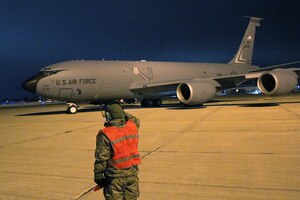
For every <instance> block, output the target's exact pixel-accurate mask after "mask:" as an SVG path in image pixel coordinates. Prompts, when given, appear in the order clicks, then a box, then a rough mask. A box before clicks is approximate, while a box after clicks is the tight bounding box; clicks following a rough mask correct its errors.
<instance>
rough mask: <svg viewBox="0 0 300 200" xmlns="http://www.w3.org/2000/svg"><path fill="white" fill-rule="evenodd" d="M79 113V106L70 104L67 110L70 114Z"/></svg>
mask: <svg viewBox="0 0 300 200" xmlns="http://www.w3.org/2000/svg"><path fill="white" fill-rule="evenodd" d="M77 111H78V106H77V105H76V104H70V105H69V106H68V109H67V113H68V114H76V113H77Z"/></svg>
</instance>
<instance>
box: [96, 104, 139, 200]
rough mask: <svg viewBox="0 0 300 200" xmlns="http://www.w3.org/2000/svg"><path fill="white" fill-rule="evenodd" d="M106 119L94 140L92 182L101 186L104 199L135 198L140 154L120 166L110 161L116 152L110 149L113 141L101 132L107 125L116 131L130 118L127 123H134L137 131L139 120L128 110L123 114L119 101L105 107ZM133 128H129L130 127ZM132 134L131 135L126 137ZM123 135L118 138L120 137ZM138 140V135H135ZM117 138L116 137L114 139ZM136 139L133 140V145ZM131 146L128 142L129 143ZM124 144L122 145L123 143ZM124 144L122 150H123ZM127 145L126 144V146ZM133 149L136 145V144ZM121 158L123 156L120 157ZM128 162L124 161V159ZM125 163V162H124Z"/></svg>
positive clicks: (137, 189)
mask: <svg viewBox="0 0 300 200" xmlns="http://www.w3.org/2000/svg"><path fill="white" fill-rule="evenodd" d="M105 115H106V117H105V118H106V122H105V124H104V126H105V127H106V128H104V129H102V130H100V131H99V133H98V135H97V139H96V150H95V163H94V181H95V182H96V183H97V184H98V185H99V186H100V187H103V194H104V197H105V199H106V200H134V199H137V198H138V197H139V187H138V182H139V178H138V171H139V169H138V164H139V163H140V157H139V154H138V152H137V156H136V157H134V158H133V156H129V159H132V158H133V159H134V161H133V162H132V163H133V164H130V163H129V165H128V166H127V165H125V167H126V168H124V166H123V167H122V166H121V167H120V166H118V164H116V165H114V164H112V161H114V160H113V158H114V156H118V155H116V153H115V152H114V147H115V146H114V145H115V143H116V142H115V141H111V140H112V139H110V138H109V137H108V135H109V134H106V133H105V132H108V131H106V130H107V128H113V129H114V130H119V129H122V128H125V129H126V127H127V125H128V124H129V123H128V122H129V121H130V122H131V124H133V125H131V126H134V127H135V129H136V133H137V130H138V128H139V126H140V122H139V119H137V118H136V117H134V116H133V115H131V114H129V113H125V112H124V111H123V109H122V107H121V106H120V105H119V104H116V103H113V104H111V105H109V106H108V108H107V109H106V111H105ZM134 127H133V128H134ZM130 137H132V136H130ZM123 138H124V137H122V139H123ZM136 140H137V141H138V135H137V137H136ZM119 141H121V140H120V138H119V139H118V142H119ZM137 141H135V143H136V144H137ZM131 145H132V144H131ZM123 146H124V145H123ZM126 148H127V147H126V144H125V149H126ZM129 148H130V147H129ZM136 150H137V145H136ZM123 160H124V159H123ZM126 163H127V164H128V161H126ZM124 164H125V163H124Z"/></svg>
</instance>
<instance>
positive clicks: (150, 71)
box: [147, 67, 153, 80]
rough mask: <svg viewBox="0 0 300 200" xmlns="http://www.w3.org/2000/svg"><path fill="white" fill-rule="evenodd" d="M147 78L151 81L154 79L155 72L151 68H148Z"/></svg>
mask: <svg viewBox="0 0 300 200" xmlns="http://www.w3.org/2000/svg"><path fill="white" fill-rule="evenodd" d="M147 77H148V79H149V80H152V79H153V71H152V68H151V67H147Z"/></svg>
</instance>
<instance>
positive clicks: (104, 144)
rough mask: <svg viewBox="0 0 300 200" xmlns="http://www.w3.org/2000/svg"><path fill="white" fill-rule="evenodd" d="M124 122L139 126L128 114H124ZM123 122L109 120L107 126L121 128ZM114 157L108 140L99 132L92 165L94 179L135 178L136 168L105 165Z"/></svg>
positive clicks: (135, 119) (137, 121)
mask: <svg viewBox="0 0 300 200" xmlns="http://www.w3.org/2000/svg"><path fill="white" fill-rule="evenodd" d="M125 115H126V116H125V119H126V120H129V119H130V120H133V121H134V122H135V124H136V125H137V127H138V128H139V126H140V120H139V119H137V118H136V117H134V116H133V115H131V114H129V113H125ZM125 122H126V121H125V120H120V119H117V120H111V121H110V122H109V124H108V126H118V127H122V126H124V125H125ZM113 155H114V152H113V149H112V146H111V144H110V141H109V139H108V138H107V137H106V135H105V134H103V133H102V131H101V130H100V131H99V133H98V135H97V139H96V150H95V163H94V179H95V180H96V179H102V178H105V177H109V178H117V177H129V176H135V175H137V173H138V166H132V167H131V168H129V169H116V168H114V167H112V166H109V165H108V164H107V162H108V160H109V159H110V158H112V157H113Z"/></svg>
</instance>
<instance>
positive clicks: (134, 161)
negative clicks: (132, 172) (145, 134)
mask: <svg viewBox="0 0 300 200" xmlns="http://www.w3.org/2000/svg"><path fill="white" fill-rule="evenodd" d="M102 132H103V133H104V134H105V135H106V136H107V138H108V139H109V141H110V143H111V145H112V148H113V150H114V156H113V157H112V158H111V159H110V160H109V161H108V163H109V164H110V165H112V166H114V167H115V168H117V169H126V168H130V167H131V166H133V165H139V164H141V158H140V154H139V152H138V138H139V135H138V129H137V127H136V125H135V123H134V122H133V121H132V120H128V121H127V122H126V124H125V126H124V127H116V126H109V127H106V128H104V129H102Z"/></svg>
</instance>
